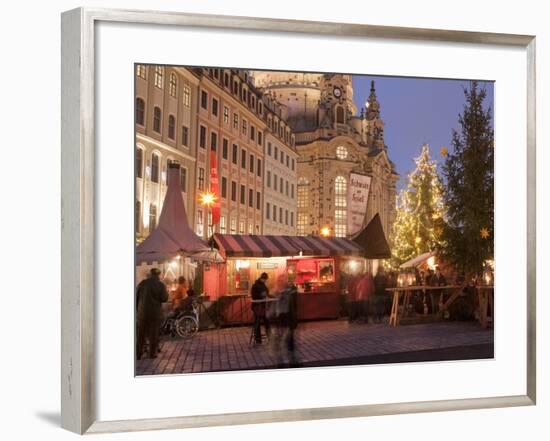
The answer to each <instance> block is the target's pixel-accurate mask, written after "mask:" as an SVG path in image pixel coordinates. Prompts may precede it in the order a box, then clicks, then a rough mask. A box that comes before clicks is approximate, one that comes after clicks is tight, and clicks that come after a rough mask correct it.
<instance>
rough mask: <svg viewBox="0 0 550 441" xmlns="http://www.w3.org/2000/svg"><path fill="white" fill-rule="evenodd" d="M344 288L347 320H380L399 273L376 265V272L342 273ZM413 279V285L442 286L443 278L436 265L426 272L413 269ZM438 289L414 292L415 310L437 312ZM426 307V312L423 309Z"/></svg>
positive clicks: (379, 321)
mask: <svg viewBox="0 0 550 441" xmlns="http://www.w3.org/2000/svg"><path fill="white" fill-rule="evenodd" d="M344 277H345V289H346V291H347V305H346V306H347V308H346V309H347V314H348V320H349V321H350V322H363V323H369V322H370V321H371V322H373V323H381V322H382V321H383V319H384V316H386V315H389V314H390V311H391V301H392V299H391V296H390V295H388V294H389V293H388V292H387V289H388V288H394V287H396V286H397V284H398V283H397V281H398V274H397V272H395V271H386V270H385V268H384V267H382V266H379V267H378V270H377V272H376V275H375V276H373V275H372V273H370V272H366V273H362V274H354V275H350V274H347V275H344ZM414 281H415V283H414V284H415V285H416V286H445V285H446V284H447V280H446V277H445V276H444V275H443V273H442V272H441V270H440V268H439V267H436V268H435V270H434V269H431V268H430V269H428V270H427V271H423V270H419V269H418V268H416V269H415V273H414ZM440 298H441V291H440V290H430V291H429V293H428V294H426V293H425V292H424V291H423V290H416V291H413V295H412V299H411V305H412V308H414V310H415V311H416V312H417V313H420V314H422V313H427V312H431V313H436V312H437V311H438V308H439V301H438V300H439V299H440ZM426 309H427V311H426Z"/></svg>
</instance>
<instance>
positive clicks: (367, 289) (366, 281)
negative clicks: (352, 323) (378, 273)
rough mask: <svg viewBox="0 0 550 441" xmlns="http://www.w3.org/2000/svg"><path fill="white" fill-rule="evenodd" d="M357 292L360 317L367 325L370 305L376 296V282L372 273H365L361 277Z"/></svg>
mask: <svg viewBox="0 0 550 441" xmlns="http://www.w3.org/2000/svg"><path fill="white" fill-rule="evenodd" d="M357 292H358V300H357V303H358V306H357V307H358V310H359V317H360V318H361V319H362V320H363V321H364V322H365V323H368V322H369V315H370V303H371V299H372V296H373V295H374V280H373V278H372V274H371V273H370V272H369V273H365V274H363V275H362V276H361V278H360V280H359V281H358V283H357Z"/></svg>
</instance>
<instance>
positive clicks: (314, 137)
mask: <svg viewBox="0 0 550 441" xmlns="http://www.w3.org/2000/svg"><path fill="white" fill-rule="evenodd" d="M251 75H252V76H253V78H254V84H255V86H256V87H257V88H258V89H260V90H262V91H263V93H264V99H267V100H273V101H277V102H278V103H280V104H282V105H284V106H286V107H287V115H288V116H287V122H288V123H289V125H290V126H291V128H292V129H293V131H294V133H295V145H296V150H297V152H298V160H297V168H298V169H297V175H298V181H297V201H296V202H297V222H296V230H297V231H296V233H297V234H298V235H309V234H313V235H319V234H321V232H322V230H323V229H326V228H329V229H330V231H331V234H333V235H335V236H338V237H346V236H350V233H354V232H353V231H352V232H350V231H349V228H348V217H349V216H350V212H349V207H348V205H349V202H348V198H347V194H348V190H349V186H350V177H351V176H352V175H353V174H359V175H363V176H369V177H370V189H369V195H368V201H367V207H366V214H365V217H364V220H363V227H364V226H366V225H367V224H368V222H369V221H370V220H371V219H372V218H373V217H374V216H375V215H376V214H379V216H380V219H381V222H382V227H383V228H384V232H385V234H386V236H387V237H388V238H389V237H391V235H392V225H393V222H394V220H395V201H396V183H397V181H398V180H399V175H398V173H397V172H396V169H395V165H394V164H393V162H392V161H391V160H390V158H389V155H388V148H387V146H386V144H385V142H384V122H383V120H382V119H381V116H380V103H379V102H378V99H377V96H376V91H375V85H374V82H371V89H370V96H369V98H368V102H367V103H366V105H365V108H361V110H360V112H358V111H357V106H356V104H355V102H354V100H353V84H352V77H351V75H342V74H312V73H293V72H269V71H253V72H251Z"/></svg>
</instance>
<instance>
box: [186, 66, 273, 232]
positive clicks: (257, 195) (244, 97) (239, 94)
mask: <svg viewBox="0 0 550 441" xmlns="http://www.w3.org/2000/svg"><path fill="white" fill-rule="evenodd" d="M193 73H194V74H195V75H196V76H197V78H198V79H199V102H198V112H197V114H198V123H197V124H198V138H197V162H196V193H197V195H200V194H201V193H202V192H204V191H208V190H209V189H210V165H211V164H210V159H211V157H212V155H211V152H214V153H215V158H216V159H215V160H216V161H217V164H216V165H217V169H218V177H219V194H220V206H221V208H220V211H221V215H220V221H219V224H217V225H212V214H211V210H210V209H208V208H207V207H202V206H201V205H200V204H199V205H197V206H196V208H195V232H196V233H197V234H198V235H199V236H201V237H203V238H205V239H206V238H208V237H210V236H211V235H212V233H215V232H219V233H222V234H261V233H262V231H263V230H262V229H263V210H262V207H263V203H264V202H263V201H264V194H263V191H264V182H263V180H264V171H265V170H264V169H265V162H264V141H265V138H264V135H265V131H266V125H265V121H264V111H265V109H264V106H263V103H262V99H261V95H260V94H258V92H257V91H256V90H255V89H254V87H253V85H252V84H251V83H250V81H249V79H248V75H247V74H246V73H245V72H244V71H238V70H232V69H205V68H200V69H193Z"/></svg>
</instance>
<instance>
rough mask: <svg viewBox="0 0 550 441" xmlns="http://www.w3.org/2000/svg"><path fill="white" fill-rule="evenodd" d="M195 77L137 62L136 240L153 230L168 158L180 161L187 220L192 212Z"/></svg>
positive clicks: (168, 68) (163, 185)
mask: <svg viewBox="0 0 550 441" xmlns="http://www.w3.org/2000/svg"><path fill="white" fill-rule="evenodd" d="M198 84H199V81H198V79H197V77H196V76H195V75H192V74H191V73H190V72H189V71H188V70H186V69H183V68H178V67H170V66H155V65H136V72H135V95H136V96H135V128H136V136H135V143H136V145H135V148H136V151H135V168H136V201H135V228H136V239H137V240H138V241H140V240H142V239H143V238H145V237H147V236H148V235H149V233H150V232H151V231H152V230H153V229H154V228H155V226H156V224H157V220H158V217H159V216H160V212H161V210H162V204H163V201H164V195H165V193H166V188H167V169H168V167H167V166H168V162H169V161H172V160H176V161H179V163H180V164H181V169H180V170H181V176H180V185H181V191H182V196H183V200H184V203H185V208H186V210H187V216H188V222H189V223H190V225H192V222H193V220H194V212H195V185H194V183H195V168H196V159H195V158H196V145H197V143H196V133H197V129H196V125H197V118H196V110H195V109H196V108H197V97H198Z"/></svg>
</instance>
